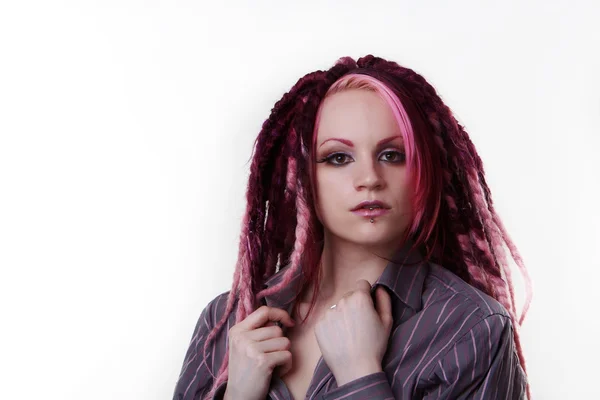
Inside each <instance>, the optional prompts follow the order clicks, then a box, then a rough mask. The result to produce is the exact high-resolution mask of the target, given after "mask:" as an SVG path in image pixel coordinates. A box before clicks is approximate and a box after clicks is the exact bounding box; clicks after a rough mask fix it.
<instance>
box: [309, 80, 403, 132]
mask: <svg viewBox="0 0 600 400" xmlns="http://www.w3.org/2000/svg"><path fill="white" fill-rule="evenodd" d="M398 133H399V129H398V124H397V123H396V120H395V119H394V114H393V113H392V110H391V109H390V106H389V105H388V104H387V103H386V102H385V100H383V99H382V98H381V96H380V95H379V94H377V93H375V92H372V91H369V90H364V89H353V90H347V91H343V92H339V93H336V94H334V95H331V96H329V97H327V98H326V99H325V100H324V101H323V107H322V109H321V114H320V117H319V121H318V127H317V138H316V139H317V143H320V142H322V141H323V140H326V139H328V138H330V137H345V138H348V139H352V140H358V139H360V138H381V137H384V136H389V135H392V134H398Z"/></svg>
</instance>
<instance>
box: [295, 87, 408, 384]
mask: <svg viewBox="0 0 600 400" xmlns="http://www.w3.org/2000/svg"><path fill="white" fill-rule="evenodd" d="M338 139H341V140H338ZM332 155H333V157H331V156H332ZM315 159H316V161H317V163H316V165H315V168H316V170H315V172H316V174H315V175H316V191H317V194H318V196H317V198H318V200H317V203H316V206H317V207H316V208H317V213H318V217H319V219H320V221H321V222H322V224H323V226H324V232H325V242H324V249H323V257H322V261H323V280H322V284H321V287H320V288H319V295H318V298H319V300H318V304H319V307H320V308H321V309H325V310H326V311H325V312H321V313H320V315H319V318H318V320H317V322H316V324H315V329H314V332H315V336H316V339H317V342H318V344H319V347H320V349H321V352H322V354H323V358H324V359H325V361H326V362H327V365H328V366H329V368H330V369H331V371H332V373H333V374H334V376H335V378H336V380H337V382H338V385H342V384H344V383H346V382H349V381H351V380H354V379H357V378H359V377H361V376H365V375H368V374H370V373H374V372H379V371H381V370H382V369H381V360H382V358H383V355H384V354H385V350H386V347H387V342H388V339H389V334H390V330H391V326H392V315H391V312H392V310H391V299H390V296H389V294H388V293H387V292H386V291H385V289H383V288H378V289H377V291H376V302H375V303H374V302H373V300H372V298H371V296H370V288H371V285H372V284H373V283H374V282H375V281H376V280H377V278H379V276H380V275H381V274H382V273H383V270H384V269H385V267H386V265H387V263H388V262H387V261H386V260H385V259H381V258H380V257H378V255H381V256H385V257H390V256H391V255H392V254H393V253H394V251H395V250H396V249H397V247H398V245H399V243H400V240H401V236H402V234H403V233H404V232H405V230H406V229H407V228H408V224H409V222H410V221H409V220H410V216H411V213H412V210H411V206H410V200H411V194H412V193H413V191H412V186H411V181H410V179H409V175H408V173H407V168H406V161H405V159H406V157H405V152H404V145H403V139H402V135H401V132H400V128H399V127H398V124H397V123H396V121H395V119H394V116H393V114H392V111H391V110H390V108H389V106H388V105H387V104H386V103H385V102H384V100H383V99H381V98H380V97H379V95H378V94H376V93H374V92H371V91H367V90H348V91H343V92H340V93H336V94H334V95H332V96H330V97H328V98H326V99H325V101H324V104H323V108H322V112H321V118H320V122H319V126H318V130H317V137H316V154H315ZM325 159H327V161H325V162H322V161H323V160H325ZM364 200H380V201H383V202H385V203H387V204H388V205H389V206H390V207H391V209H390V210H389V213H388V214H386V215H382V216H378V217H375V218H374V220H375V222H374V223H371V222H370V218H368V217H363V216H359V215H356V214H354V213H352V212H351V211H350V210H351V209H353V208H354V207H355V206H356V205H358V204H359V203H360V202H362V201H364ZM312 290H314V288H311V289H310V290H309V291H308V295H307V296H306V298H305V299H309V298H310V293H311V292H312ZM332 304H337V306H336V308H335V309H333V310H332V309H329V307H330V306H331V305H332Z"/></svg>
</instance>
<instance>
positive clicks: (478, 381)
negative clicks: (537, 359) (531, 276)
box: [423, 314, 527, 400]
mask: <svg viewBox="0 0 600 400" xmlns="http://www.w3.org/2000/svg"><path fill="white" fill-rule="evenodd" d="M430 379H431V380H433V381H435V382H439V385H437V387H434V388H433V389H430V390H429V391H428V392H427V394H426V395H425V396H424V397H423V399H424V400H433V399H453V400H454V399H486V400H488V399H489V400H495V399H511V400H516V399H519V400H520V399H525V394H526V384H527V378H526V376H525V373H524V372H523V369H522V368H521V365H520V364H519V358H518V355H517V351H516V347H515V344H514V339H513V326H512V323H511V320H510V318H509V317H507V316H504V315H500V314H494V315H491V316H489V317H486V318H484V319H483V320H482V321H481V322H479V323H477V324H476V325H475V326H474V327H473V328H472V329H471V330H470V331H469V332H468V333H467V334H465V335H464V336H463V337H462V338H461V339H459V340H458V342H457V343H456V344H455V345H454V346H453V347H452V348H451V349H450V350H449V351H448V352H447V353H446V354H445V355H444V356H443V357H442V358H441V359H440V360H438V361H437V364H436V366H435V367H434V369H433V372H432V375H431V378H430Z"/></svg>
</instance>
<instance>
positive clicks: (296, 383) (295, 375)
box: [281, 327, 322, 400]
mask: <svg viewBox="0 0 600 400" xmlns="http://www.w3.org/2000/svg"><path fill="white" fill-rule="evenodd" d="M287 336H288V338H289V339H290V343H291V348H290V351H291V353H292V369H291V370H290V371H288V373H286V374H285V375H283V376H281V380H283V382H284V383H285V385H286V386H287V388H288V390H289V392H290V394H291V395H292V397H293V398H294V400H302V399H304V398H305V397H306V394H307V391H308V389H309V387H310V384H311V382H312V379H313V375H314V373H315V368H316V366H317V364H318V362H319V360H320V359H321V355H322V354H321V350H320V348H319V345H318V343H317V339H316V338H315V335H314V331H313V330H312V328H306V327H305V328H303V329H301V330H297V331H294V330H291V331H290V332H289V333H288V335H287Z"/></svg>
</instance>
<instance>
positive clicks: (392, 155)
mask: <svg viewBox="0 0 600 400" xmlns="http://www.w3.org/2000/svg"><path fill="white" fill-rule="evenodd" d="M381 157H382V158H383V161H389V162H402V161H404V160H405V159H406V155H405V154H404V153H401V152H399V151H391V150H390V151H385V152H384V153H383V154H382V156H381Z"/></svg>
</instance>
